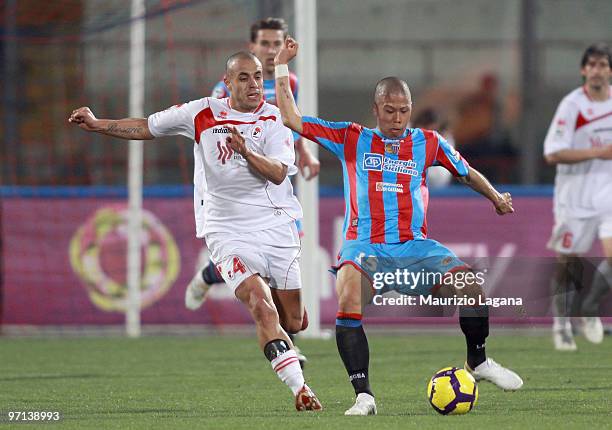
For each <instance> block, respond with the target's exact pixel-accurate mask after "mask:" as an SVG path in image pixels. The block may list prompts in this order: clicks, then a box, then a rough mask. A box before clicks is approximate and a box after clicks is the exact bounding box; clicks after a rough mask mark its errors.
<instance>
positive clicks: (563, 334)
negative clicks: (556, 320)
mask: <svg viewBox="0 0 612 430" xmlns="http://www.w3.org/2000/svg"><path fill="white" fill-rule="evenodd" d="M553 342H554V343H555V349H556V350H557V351H576V349H577V348H576V342H574V335H573V334H572V329H571V327H570V328H569V329H568V328H562V329H554V330H553Z"/></svg>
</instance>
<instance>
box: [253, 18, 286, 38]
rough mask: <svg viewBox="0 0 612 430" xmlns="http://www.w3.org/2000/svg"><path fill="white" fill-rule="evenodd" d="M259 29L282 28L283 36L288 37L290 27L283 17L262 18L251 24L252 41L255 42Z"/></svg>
mask: <svg viewBox="0 0 612 430" xmlns="http://www.w3.org/2000/svg"><path fill="white" fill-rule="evenodd" d="M259 30H282V32H283V38H285V37H287V32H288V31H289V27H288V26H287V23H286V22H285V20H284V19H283V18H272V17H268V18H266V19H261V20H259V21H257V22H256V23H254V24H253V25H252V26H251V43H255V40H256V39H257V33H258V32H259Z"/></svg>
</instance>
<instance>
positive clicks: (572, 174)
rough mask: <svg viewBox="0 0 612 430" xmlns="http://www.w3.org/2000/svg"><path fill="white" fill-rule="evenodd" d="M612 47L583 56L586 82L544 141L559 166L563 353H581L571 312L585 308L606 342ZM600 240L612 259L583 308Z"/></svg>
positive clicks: (557, 306)
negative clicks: (588, 257)
mask: <svg viewBox="0 0 612 430" xmlns="http://www.w3.org/2000/svg"><path fill="white" fill-rule="evenodd" d="M611 64H612V52H611V51H610V47H609V46H607V45H605V44H603V43H597V44H594V45H591V46H589V47H588V48H587V49H586V50H585V52H584V54H583V55H582V61H581V68H580V73H581V75H582V77H583V80H584V85H583V86H581V87H579V88H576V89H575V90H573V91H572V92H571V93H569V94H568V95H567V96H566V97H565V98H564V99H563V100H562V101H561V103H560V104H559V107H558V108H557V112H556V113H555V117H554V118H553V121H552V123H551V125H550V128H549V129H548V134H547V135H546V140H545V141H544V156H545V158H546V161H547V162H548V163H549V164H554V165H556V166H557V175H556V177H555V193H554V215H555V226H554V228H553V232H552V235H551V238H550V241H549V242H548V248H549V249H552V250H553V251H555V252H556V253H557V259H558V264H557V273H556V275H555V277H554V279H553V280H552V290H553V294H554V298H553V311H554V313H555V319H554V323H553V341H554V344H555V349H557V350H559V351H574V350H575V349H576V343H575V342H574V336H573V334H572V327H571V320H570V313H571V311H572V309H573V308H575V307H581V309H580V314H581V315H582V332H583V333H584V335H585V337H586V339H587V340H589V341H590V342H592V343H601V342H602V341H603V326H602V324H601V320H600V318H599V304H600V302H601V299H602V298H603V297H604V296H605V295H606V294H607V293H608V292H609V291H610V286H611V285H612V87H611V86H610V78H611V77H612V71H611V69H610V66H611ZM596 237H598V238H599V239H600V240H601V246H602V248H603V252H604V255H605V257H606V258H605V259H604V260H603V261H602V262H601V263H600V264H599V266H598V267H597V270H596V271H595V275H594V277H593V281H592V284H591V288H590V290H589V292H588V294H587V296H586V297H585V298H584V301H583V303H582V306H580V304H579V303H578V301H577V299H579V298H580V294H579V292H578V290H580V288H581V285H580V283H581V281H582V279H581V278H582V263H581V261H580V258H579V257H580V256H581V255H584V254H585V253H587V252H588V251H589V250H590V249H591V246H592V245H593V241H594V240H595V238H596Z"/></svg>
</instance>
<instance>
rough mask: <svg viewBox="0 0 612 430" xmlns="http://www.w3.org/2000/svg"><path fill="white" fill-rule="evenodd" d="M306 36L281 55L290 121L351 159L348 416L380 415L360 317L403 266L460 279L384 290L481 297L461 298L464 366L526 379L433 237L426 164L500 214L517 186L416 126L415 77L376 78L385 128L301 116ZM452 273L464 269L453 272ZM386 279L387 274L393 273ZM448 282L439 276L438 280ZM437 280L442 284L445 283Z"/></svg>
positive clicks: (464, 269) (340, 337)
mask: <svg viewBox="0 0 612 430" xmlns="http://www.w3.org/2000/svg"><path fill="white" fill-rule="evenodd" d="M297 48H298V47H297V43H296V42H295V41H294V40H293V39H291V38H287V40H286V42H285V46H284V48H283V49H282V50H281V51H280V52H279V54H278V55H277V56H276V59H275V63H276V64H277V66H276V69H275V75H276V89H277V104H278V107H279V109H280V111H281V114H282V116H283V123H284V124H285V125H286V126H287V127H289V128H291V129H292V130H294V131H296V132H298V133H300V134H302V136H304V137H307V138H308V139H311V140H313V141H315V142H317V143H319V144H320V145H321V146H323V147H324V148H326V149H327V150H329V151H330V152H332V153H333V154H335V155H336V156H337V157H338V159H339V160H340V162H341V163H342V168H343V179H344V189H345V190H346V191H345V201H346V211H345V221H344V241H343V245H342V249H341V250H340V253H339V256H338V262H337V264H336V266H334V268H333V269H334V271H336V272H337V281H336V291H337V294H338V314H337V318H336V344H337V346H338V352H339V354H340V357H341V358H342V361H343V363H344V366H345V368H346V370H347V373H348V375H349V380H350V382H351V384H352V385H353V388H354V390H355V394H356V396H357V398H356V401H355V404H354V405H353V406H352V407H351V408H349V409H348V410H347V411H346V412H345V415H374V414H376V403H375V401H374V395H373V393H372V390H371V388H370V383H369V376H368V371H369V347H368V341H367V338H366V335H365V332H364V330H363V326H362V324H361V318H362V315H363V310H364V306H365V305H366V304H368V303H370V301H371V300H372V298H373V297H374V294H376V293H377V292H376V291H375V290H374V286H373V283H372V280H373V279H375V278H376V275H380V274H384V275H389V274H393V273H394V272H396V270H408V271H410V272H413V273H415V272H416V273H418V272H420V271H425V272H427V273H428V274H434V275H435V274H438V275H441V276H446V275H449V274H450V275H451V281H453V280H454V279H459V278H461V279H464V280H465V282H464V283H463V285H461V284H459V283H458V282H454V283H453V284H450V283H449V284H443V285H442V287H440V285H439V284H438V283H437V282H434V283H426V282H419V283H418V284H414V285H411V286H406V285H405V284H404V285H403V286H402V284H401V283H400V282H395V283H393V282H391V283H389V284H388V285H386V286H384V288H383V289H382V290H379V292H380V293H383V292H386V291H390V290H394V291H396V292H399V293H402V294H408V295H432V294H439V295H445V296H450V297H453V296H454V295H455V294H456V295H457V296H461V297H469V298H472V299H475V300H476V304H477V305H476V306H460V307H459V323H460V326H461V330H462V332H463V333H464V335H465V339H466V346H467V360H466V364H465V368H466V370H467V371H469V372H470V373H471V374H472V375H473V376H474V377H475V378H476V379H477V380H488V381H490V382H492V383H494V384H495V385H497V386H498V387H500V388H502V389H504V390H517V389H519V388H521V386H522V385H523V381H522V379H521V378H520V377H519V376H518V375H517V374H516V373H514V372H513V371H511V370H509V369H507V368H505V367H503V366H501V365H499V364H498V363H496V362H495V361H494V360H492V359H491V358H490V357H487V355H486V353H485V340H486V338H487V336H488V334H489V318H488V307H487V306H486V305H485V306H483V305H480V304H479V302H480V300H479V298H482V297H483V296H484V292H483V290H482V284H479V283H477V282H474V281H470V280H468V278H470V277H469V276H465V275H469V274H472V279H474V277H473V275H474V273H472V272H471V269H470V268H469V266H467V265H466V264H465V263H463V262H462V261H461V260H460V259H459V258H457V256H456V255H455V254H454V253H453V252H452V251H450V250H449V249H448V248H446V247H445V246H443V245H442V244H440V243H439V242H436V241H435V240H432V239H428V238H427V224H426V217H425V216H426V212H427V201H428V191H427V185H426V179H427V177H426V172H427V168H428V167H430V166H434V165H442V166H444V167H445V168H446V169H448V170H449V171H450V172H451V173H453V174H454V175H455V176H457V177H458V178H459V179H460V180H461V181H462V182H463V183H465V184H467V185H469V186H470V187H471V188H472V189H474V190H475V191H477V192H478V193H480V194H482V195H483V196H484V197H486V198H487V199H488V200H489V201H491V203H492V204H493V206H494V208H495V211H496V212H497V214H499V215H505V214H510V213H512V212H514V209H513V207H512V198H511V196H510V194H509V193H504V194H502V193H499V192H498V191H497V190H496V189H495V188H494V187H493V186H492V185H491V184H490V183H489V181H488V180H487V179H486V178H485V177H484V176H483V175H482V174H480V173H479V172H478V171H476V170H475V169H473V168H472V167H470V166H469V165H468V164H467V162H466V161H465V160H464V159H463V158H462V157H461V155H460V154H459V153H458V152H457V151H456V150H455V149H454V148H452V147H451V146H450V145H449V144H448V142H446V141H445V140H444V139H443V138H442V137H441V136H440V135H439V134H438V133H436V132H434V131H431V130H422V129H411V128H409V127H408V122H409V120H410V114H411V111H412V98H411V95H410V90H409V89H408V85H407V84H406V82H404V81H402V80H400V79H398V78H395V77H389V78H384V79H382V80H380V81H379V82H378V84H377V85H376V90H375V92H374V104H373V113H374V115H375V117H376V123H377V127H376V128H375V129H370V128H367V127H364V126H362V125H360V124H356V123H352V122H329V121H324V120H321V119H319V118H313V117H307V116H302V115H301V113H300V112H299V110H298V109H297V106H296V105H295V101H294V99H293V95H292V94H291V91H290V89H289V85H288V84H289V82H288V79H287V77H288V67H287V63H288V62H289V61H290V60H291V59H293V57H295V55H297ZM453 274H460V276H457V277H456V278H455V277H454V275H453ZM385 278H387V276H385ZM438 282H439V281H438ZM436 284H437V285H436Z"/></svg>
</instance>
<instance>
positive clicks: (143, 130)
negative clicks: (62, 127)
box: [68, 106, 155, 140]
mask: <svg viewBox="0 0 612 430" xmlns="http://www.w3.org/2000/svg"><path fill="white" fill-rule="evenodd" d="M68 122H71V123H74V124H76V125H78V126H79V127H80V128H82V129H83V130H85V131H93V132H96V133H102V134H106V135H107V136H112V137H118V138H120V139H128V140H132V139H133V140H150V139H154V138H155V136H153V135H152V134H151V131H150V130H149V124H148V121H147V119H146V118H125V119H98V118H96V117H95V115H94V114H93V112H92V111H91V110H90V109H89V108H88V107H86V106H84V107H80V108H78V109H75V110H73V111H72V114H71V115H70V118H68Z"/></svg>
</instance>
